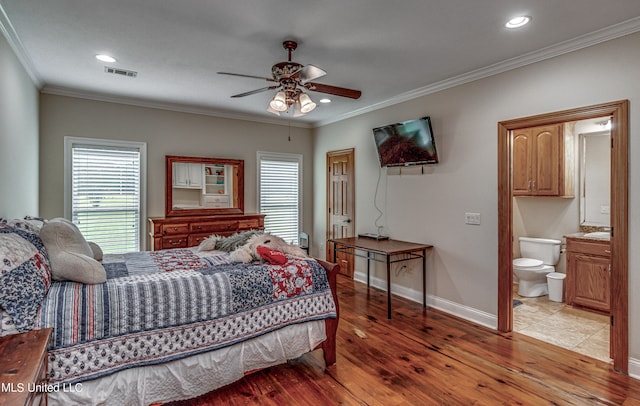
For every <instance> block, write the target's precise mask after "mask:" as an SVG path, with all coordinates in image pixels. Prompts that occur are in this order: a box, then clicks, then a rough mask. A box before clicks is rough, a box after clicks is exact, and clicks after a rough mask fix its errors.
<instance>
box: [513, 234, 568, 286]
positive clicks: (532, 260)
mask: <svg viewBox="0 0 640 406" xmlns="http://www.w3.org/2000/svg"><path fill="white" fill-rule="evenodd" d="M519 240H520V254H521V255H522V258H516V259H514V260H513V273H514V274H515V275H516V276H517V277H518V294H519V295H520V296H524V297H537V296H543V295H546V294H548V293H549V289H548V288H547V274H548V273H551V272H555V265H557V264H558V261H559V260H560V244H561V243H562V241H560V240H553V239H550V238H531V237H520V238H519Z"/></svg>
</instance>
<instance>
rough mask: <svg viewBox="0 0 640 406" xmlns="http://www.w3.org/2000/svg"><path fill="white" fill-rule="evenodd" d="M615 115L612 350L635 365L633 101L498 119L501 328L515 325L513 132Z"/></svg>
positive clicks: (619, 363) (623, 362)
mask: <svg viewBox="0 0 640 406" xmlns="http://www.w3.org/2000/svg"><path fill="white" fill-rule="evenodd" d="M604 116H611V123H612V127H611V175H610V176H611V186H610V188H611V189H610V194H611V199H610V201H611V203H610V207H611V279H610V284H611V285H610V296H609V297H610V301H611V349H612V350H611V352H612V358H613V367H614V369H615V370H617V371H620V372H622V373H625V374H628V369H629V365H628V364H629V322H628V316H629V312H628V299H629V273H628V258H629V245H628V217H629V213H628V199H629V192H628V185H629V172H628V170H629V101H628V100H621V101H616V102H610V103H604V104H599V105H593V106H587V107H581V108H576V109H573V110H565V111H559V112H555V113H547V114H541V115H539V116H531V117H524V118H519V119H514V120H509V121H502V122H500V123H498V229H499V230H501V231H500V233H499V234H498V330H499V331H501V332H509V331H511V330H512V328H513V313H512V310H513V287H512V284H513V270H512V261H513V183H512V180H513V179H512V175H513V172H512V163H513V162H512V147H513V142H512V132H513V131H515V130H517V129H518V128H527V127H536V126H543V125H554V124H557V123H562V122H571V121H579V120H585V119H590V118H598V117H604Z"/></svg>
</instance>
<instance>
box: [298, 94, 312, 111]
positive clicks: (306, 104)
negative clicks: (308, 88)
mask: <svg viewBox="0 0 640 406" xmlns="http://www.w3.org/2000/svg"><path fill="white" fill-rule="evenodd" d="M299 100H300V112H302V113H303V114H307V113H308V112H310V111H312V110H313V109H315V108H316V104H315V103H314V102H313V100H311V97H309V95H308V94H306V93H302V94H301V95H300V98H299Z"/></svg>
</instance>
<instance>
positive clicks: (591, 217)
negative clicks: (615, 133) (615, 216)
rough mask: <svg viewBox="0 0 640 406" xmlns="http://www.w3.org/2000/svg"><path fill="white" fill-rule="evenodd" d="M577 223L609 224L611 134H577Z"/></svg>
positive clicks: (598, 225) (605, 225) (608, 132)
mask: <svg viewBox="0 0 640 406" xmlns="http://www.w3.org/2000/svg"><path fill="white" fill-rule="evenodd" d="M579 140H580V141H579V148H580V150H579V155H578V156H579V158H580V175H579V176H580V182H579V183H580V225H581V226H596V227H609V226H610V221H609V218H610V195H611V190H610V181H611V179H610V178H611V175H610V172H611V134H610V131H600V132H593V133H585V134H580V138H579Z"/></svg>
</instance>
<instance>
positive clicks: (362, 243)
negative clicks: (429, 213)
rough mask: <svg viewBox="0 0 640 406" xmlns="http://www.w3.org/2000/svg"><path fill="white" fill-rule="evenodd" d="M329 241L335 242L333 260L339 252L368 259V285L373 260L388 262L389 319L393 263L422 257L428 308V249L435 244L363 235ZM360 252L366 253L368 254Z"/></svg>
mask: <svg viewBox="0 0 640 406" xmlns="http://www.w3.org/2000/svg"><path fill="white" fill-rule="evenodd" d="M328 242H329V243H332V244H333V262H336V253H337V252H344V253H346V254H349V255H353V256H356V257H362V258H366V259H367V287H368V286H369V271H370V264H371V261H375V262H384V263H386V264H387V317H388V318H389V319H390V318H391V264H393V263H397V262H404V261H410V260H412V259H418V258H422V306H423V308H425V309H426V308H427V289H426V280H427V250H428V249H430V248H433V245H428V244H416V243H413V242H406V241H398V240H391V239H388V240H376V239H373V238H361V237H351V238H336V239H330V240H329V241H328ZM360 252H364V253H366V256H365V255H363V254H361V253H360ZM379 256H382V257H384V259H381V258H379ZM398 256H400V257H398ZM393 257H395V258H393Z"/></svg>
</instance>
